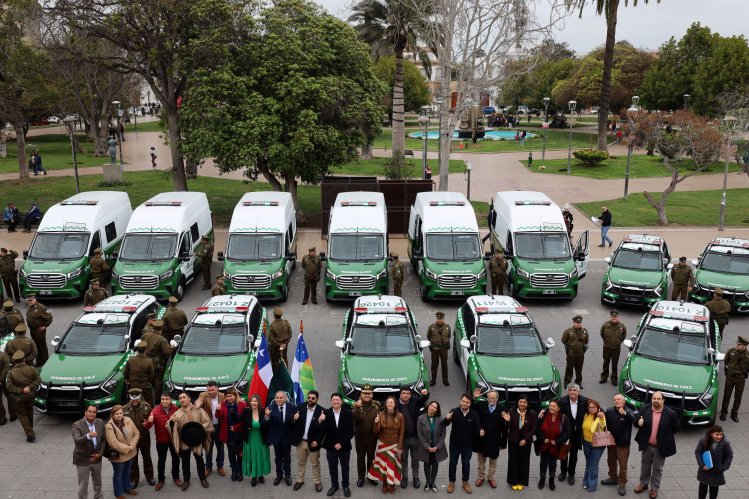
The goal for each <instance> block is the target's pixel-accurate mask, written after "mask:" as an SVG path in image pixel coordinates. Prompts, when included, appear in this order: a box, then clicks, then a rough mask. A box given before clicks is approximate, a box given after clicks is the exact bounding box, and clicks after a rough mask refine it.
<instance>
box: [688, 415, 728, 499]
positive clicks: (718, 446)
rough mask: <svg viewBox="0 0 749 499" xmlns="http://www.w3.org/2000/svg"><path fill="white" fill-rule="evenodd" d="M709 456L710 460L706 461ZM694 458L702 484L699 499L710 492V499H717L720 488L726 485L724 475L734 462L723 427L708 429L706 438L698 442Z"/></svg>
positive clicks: (714, 426) (698, 477)
mask: <svg viewBox="0 0 749 499" xmlns="http://www.w3.org/2000/svg"><path fill="white" fill-rule="evenodd" d="M708 454H709V455H710V459H706V457H707V455H708ZM694 456H695V458H696V459H697V466H698V468H697V480H698V481H699V482H700V486H699V491H698V493H697V497H698V499H705V498H706V497H707V493H708V490H709V491H710V499H716V498H717V497H718V490H719V489H720V486H721V485H725V484H726V477H725V475H724V474H725V472H726V471H728V469H729V468H730V467H731V463H732V462H733V448H732V447H731V443H730V442H729V441H728V440H727V439H726V438H725V435H724V434H723V428H722V427H721V426H719V425H713V426H711V427H710V428H708V430H707V432H706V433H705V436H704V437H703V438H701V439H700V440H699V441H698V442H697V448H695V449H694Z"/></svg>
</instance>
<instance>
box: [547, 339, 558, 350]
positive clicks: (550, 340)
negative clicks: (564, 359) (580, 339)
mask: <svg viewBox="0 0 749 499" xmlns="http://www.w3.org/2000/svg"><path fill="white" fill-rule="evenodd" d="M545 345H546V348H554V345H556V343H554V338H551V337H549V338H546V342H545Z"/></svg>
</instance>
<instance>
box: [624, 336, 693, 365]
mask: <svg viewBox="0 0 749 499" xmlns="http://www.w3.org/2000/svg"><path fill="white" fill-rule="evenodd" d="M637 353H638V354H640V355H643V356H645V357H650V358H652V359H657V360H664V361H669V362H674V361H675V362H679V363H681V364H707V363H708V355H707V335H706V334H705V333H692V332H690V333H684V332H676V331H672V330H667V329H657V328H652V327H647V328H645V329H644V330H643V332H642V334H641V335H640V340H639V342H638V344H637Z"/></svg>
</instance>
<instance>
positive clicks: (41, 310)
mask: <svg viewBox="0 0 749 499" xmlns="http://www.w3.org/2000/svg"><path fill="white" fill-rule="evenodd" d="M26 324H28V326H29V331H30V332H31V339H32V340H34V343H36V350H37V352H39V354H38V355H37V357H36V367H42V366H43V365H44V364H45V363H46V362H47V359H48V358H49V351H48V350H47V327H49V325H50V324H52V314H50V313H49V310H47V307H45V306H44V305H42V304H41V303H39V302H36V303H35V304H34V305H32V306H30V307H29V309H28V311H27V312H26ZM42 328H44V329H42Z"/></svg>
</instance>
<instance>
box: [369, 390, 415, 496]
mask: <svg viewBox="0 0 749 499" xmlns="http://www.w3.org/2000/svg"><path fill="white" fill-rule="evenodd" d="M374 423H375V425H374V432H375V434H376V435H377V452H376V453H375V458H374V462H373V463H372V466H371V467H370V468H369V472H368V473H367V478H369V479H370V480H374V481H377V482H382V493H383V494H388V493H390V494H395V486H396V485H400V483H401V472H402V469H403V468H402V466H401V455H402V453H403V432H404V430H405V422H404V420H403V414H401V413H400V412H399V411H398V409H397V407H396V402H395V397H393V396H390V397H388V398H387V400H385V408H384V409H383V410H382V411H381V412H380V413H379V414H378V415H377V417H375V420H374ZM412 459H414V460H416V458H415V456H412Z"/></svg>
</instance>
